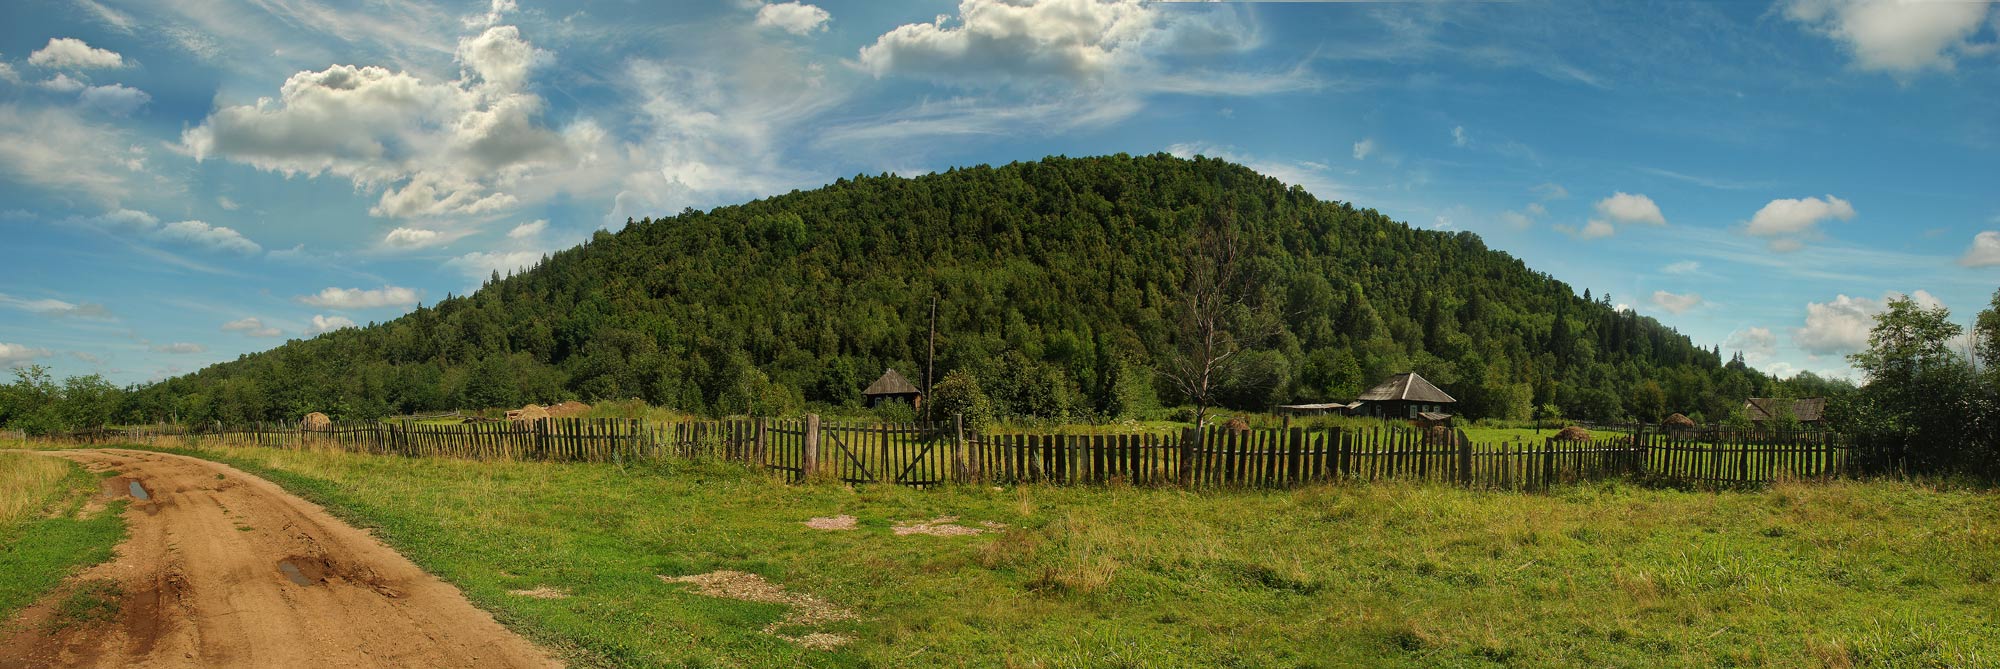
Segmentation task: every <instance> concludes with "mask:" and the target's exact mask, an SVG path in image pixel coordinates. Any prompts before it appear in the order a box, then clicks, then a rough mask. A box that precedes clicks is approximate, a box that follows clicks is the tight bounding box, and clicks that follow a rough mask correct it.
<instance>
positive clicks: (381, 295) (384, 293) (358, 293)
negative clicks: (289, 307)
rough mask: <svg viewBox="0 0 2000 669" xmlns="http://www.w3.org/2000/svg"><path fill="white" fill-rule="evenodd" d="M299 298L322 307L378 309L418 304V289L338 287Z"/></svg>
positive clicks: (300, 300) (303, 301) (306, 302)
mask: <svg viewBox="0 0 2000 669" xmlns="http://www.w3.org/2000/svg"><path fill="white" fill-rule="evenodd" d="M297 299H298V301H299V302H302V303H305V304H309V305H312V306H315V307H319V308H321V309H377V308H381V307H402V306H409V305H412V304H416V303H417V291H414V290H410V289H408V288H402V287H399V286H383V287H381V288H377V289H374V290H363V289H360V288H338V287H336V288H328V289H326V290H322V291H319V293H318V294H316V295H301V296H299V297H298V298H297Z"/></svg>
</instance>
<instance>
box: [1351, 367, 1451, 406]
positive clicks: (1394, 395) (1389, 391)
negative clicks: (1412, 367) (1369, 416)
mask: <svg viewBox="0 0 2000 669" xmlns="http://www.w3.org/2000/svg"><path fill="white" fill-rule="evenodd" d="M1356 399H1361V400H1367V401H1370V402H1386V401H1394V400H1409V401H1411V402H1430V403H1434V404H1447V403H1453V402H1457V401H1458V400H1455V399H1452V398H1451V396H1450V395H1446V394H1445V393H1444V391H1442V390H1438V387H1437V386H1434V385H1431V382H1430V381H1426V380H1424V377H1423V376H1421V375H1419V374H1417V373H1416V372H1403V373H1401V374H1397V375H1395V376H1391V377H1389V380H1387V381H1383V382H1382V383H1380V384H1378V385H1376V386H1375V387H1373V388H1369V389H1368V392H1365V393H1361V396H1360V397H1359V398H1356Z"/></svg>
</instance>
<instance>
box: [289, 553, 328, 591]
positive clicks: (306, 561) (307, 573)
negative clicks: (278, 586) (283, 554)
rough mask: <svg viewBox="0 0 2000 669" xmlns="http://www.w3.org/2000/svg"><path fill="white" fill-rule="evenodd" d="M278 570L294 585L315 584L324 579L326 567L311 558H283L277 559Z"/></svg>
mask: <svg viewBox="0 0 2000 669" xmlns="http://www.w3.org/2000/svg"><path fill="white" fill-rule="evenodd" d="M278 571H280V572H284V574H285V578H286V579H287V580H290V581H291V582H292V583H293V584H294V585H305V586H310V585H317V584H318V583H319V582H320V581H323V580H326V567H325V565H322V564H320V562H319V561H317V560H314V559H312V558H296V557H293V558H285V559H283V560H279V561H278Z"/></svg>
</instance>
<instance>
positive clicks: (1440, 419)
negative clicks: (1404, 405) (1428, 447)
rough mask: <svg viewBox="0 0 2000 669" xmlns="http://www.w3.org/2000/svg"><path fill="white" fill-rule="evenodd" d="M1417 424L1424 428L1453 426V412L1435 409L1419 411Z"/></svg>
mask: <svg viewBox="0 0 2000 669" xmlns="http://www.w3.org/2000/svg"><path fill="white" fill-rule="evenodd" d="M1417 426H1418V427H1422V428H1424V429H1430V428H1434V427H1443V428H1449V427H1451V426H1452V425H1451V414H1448V413H1438V412H1435V411H1419V412H1417Z"/></svg>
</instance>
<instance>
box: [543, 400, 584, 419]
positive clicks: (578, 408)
mask: <svg viewBox="0 0 2000 669" xmlns="http://www.w3.org/2000/svg"><path fill="white" fill-rule="evenodd" d="M548 412H549V417H550V418H576V417H578V416H582V415H584V414H587V413H590V405H588V404H584V403H582V402H577V401H569V402H563V403H562V404H557V405H555V406H552V407H549V408H548Z"/></svg>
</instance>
